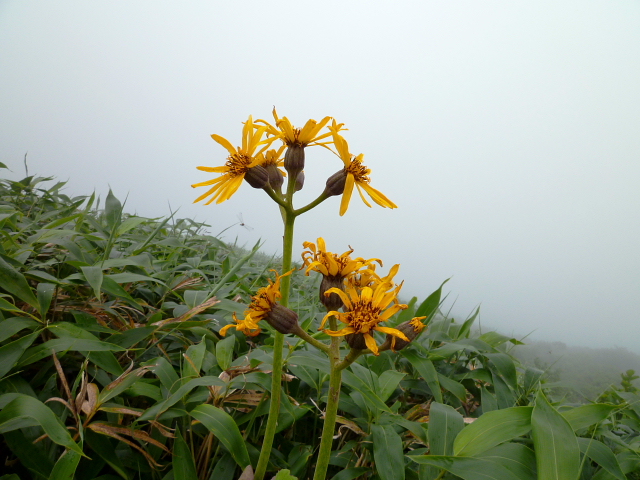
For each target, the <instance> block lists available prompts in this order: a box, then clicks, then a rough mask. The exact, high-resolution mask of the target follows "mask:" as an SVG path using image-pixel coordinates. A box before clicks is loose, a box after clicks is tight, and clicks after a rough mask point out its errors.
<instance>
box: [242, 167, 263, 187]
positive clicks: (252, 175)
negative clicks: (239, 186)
mask: <svg viewBox="0 0 640 480" xmlns="http://www.w3.org/2000/svg"><path fill="white" fill-rule="evenodd" d="M244 179H245V180H246V181H247V183H248V184H249V185H251V186H252V187H253V188H264V187H265V186H266V185H267V184H268V183H269V174H268V173H267V170H266V169H265V168H264V167H263V166H262V165H256V166H255V167H251V168H250V169H249V170H247V173H245V174H244Z"/></svg>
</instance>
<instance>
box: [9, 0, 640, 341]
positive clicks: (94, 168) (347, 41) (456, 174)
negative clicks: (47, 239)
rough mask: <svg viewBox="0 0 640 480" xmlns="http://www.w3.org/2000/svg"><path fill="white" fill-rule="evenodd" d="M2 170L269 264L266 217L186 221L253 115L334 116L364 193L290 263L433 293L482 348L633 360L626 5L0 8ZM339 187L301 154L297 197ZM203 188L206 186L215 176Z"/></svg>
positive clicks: (639, 296)
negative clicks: (548, 347)
mask: <svg viewBox="0 0 640 480" xmlns="http://www.w3.org/2000/svg"><path fill="white" fill-rule="evenodd" d="M0 72H1V74H0V105H1V108H0V161H1V162H3V163H5V164H7V165H8V166H9V167H10V168H11V170H12V172H11V173H10V177H11V178H14V179H18V178H22V177H23V176H24V167H23V164H22V161H23V157H24V155H25V153H26V152H28V157H27V158H28V166H29V173H30V174H39V175H42V176H50V175H55V176H56V177H57V178H58V179H59V180H69V183H68V186H67V188H66V193H67V194H69V195H85V194H87V195H88V194H90V193H91V192H92V191H94V190H95V191H96V192H97V193H99V194H101V195H102V197H103V198H104V196H105V195H106V193H107V191H108V188H109V186H110V187H111V188H112V189H113V191H114V193H115V195H116V196H117V197H118V198H120V199H121V200H124V199H125V197H128V198H127V203H126V208H125V210H126V211H128V212H136V213H137V214H139V215H142V216H146V217H158V216H164V215H167V214H168V213H169V211H170V208H171V209H172V210H176V209H179V213H178V215H177V216H178V217H190V218H195V220H197V221H204V222H206V223H208V224H209V225H211V228H210V229H209V231H210V232H211V233H214V234H215V233H218V232H219V231H222V230H223V229H225V228H227V227H229V226H231V225H233V224H234V223H236V222H237V221H238V220H237V215H238V214H239V213H242V215H243V218H244V221H245V222H246V224H248V225H250V226H251V227H252V228H253V230H252V231H248V230H246V229H244V228H242V227H241V226H240V225H235V226H233V227H231V228H230V229H228V230H227V231H226V232H224V234H223V237H224V239H225V240H227V241H235V240H236V238H237V241H238V242H239V243H240V244H246V245H247V246H252V245H253V244H254V243H255V242H256V241H257V240H258V239H260V238H261V239H263V240H264V241H265V242H266V243H265V246H264V250H265V251H266V252H268V253H272V252H280V251H281V245H280V242H281V236H282V227H281V223H280V217H279V212H278V209H277V208H276V207H275V204H273V203H272V202H271V200H270V199H269V198H268V197H267V196H266V195H265V194H264V192H261V191H258V190H254V189H252V188H250V187H249V185H247V184H244V185H243V186H242V187H241V188H240V190H239V191H238V192H237V193H236V194H235V195H234V196H233V197H232V198H231V199H230V200H229V201H227V202H225V203H223V204H221V205H210V206H203V205H202V204H195V205H194V204H192V202H193V200H194V199H195V198H196V197H197V196H198V195H200V194H201V193H203V191H202V189H198V190H194V189H192V188H191V187H190V185H191V184H193V183H197V182H201V181H204V180H207V179H210V178H212V174H207V173H205V172H200V171H197V170H196V167H197V166H199V165H206V166H219V165H223V164H224V162H225V157H226V154H227V153H226V151H225V150H224V149H223V148H222V147H221V146H220V145H218V144H217V143H215V142H214V141H213V140H212V139H211V137H210V135H211V134H213V133H215V134H218V135H222V136H223V137H225V138H227V139H229V140H230V141H231V143H232V144H234V145H239V143H240V135H241V129H242V122H244V121H245V120H246V119H247V117H248V115H250V114H251V115H253V117H254V119H256V118H265V119H267V120H272V117H271V109H272V108H273V106H274V105H275V106H276V107H277V109H278V112H279V114H280V115H281V116H287V117H289V118H290V119H291V121H292V122H293V123H294V125H297V126H302V125H303V124H304V122H306V120H307V119H309V118H315V119H317V120H319V119H320V118H322V117H324V116H326V115H330V116H332V117H334V118H336V120H337V121H338V122H344V123H345V124H346V126H347V128H349V131H348V132H345V133H344V136H345V138H346V139H347V141H348V142H349V145H350V147H351V151H352V153H354V154H359V153H364V154H365V158H364V163H365V165H367V166H368V167H369V168H371V170H372V173H371V185H372V186H373V187H374V188H377V189H378V190H380V191H382V192H383V193H384V194H385V195H387V196H388V197H389V198H390V199H391V200H393V201H394V202H395V203H396V204H397V205H398V206H399V208H398V209H394V210H390V209H383V208H381V207H379V206H377V205H374V208H371V209H369V208H367V207H366V206H364V204H363V203H362V201H361V200H360V199H359V198H358V197H357V195H355V194H354V197H353V198H352V201H351V205H350V208H349V211H348V212H347V213H346V215H345V216H344V217H340V216H339V215H338V209H339V198H337V197H334V198H332V199H329V200H328V201H326V202H325V203H323V204H322V205H321V206H319V207H318V208H316V209H315V210H312V211H311V212H309V213H308V214H305V215H303V216H301V217H299V219H298V220H297V229H296V238H295V243H296V245H297V247H296V252H295V253H294V255H296V256H297V257H298V258H299V254H300V252H301V250H302V247H301V244H302V242H303V241H314V242H315V240H316V238H318V237H324V238H325V240H326V241H327V246H328V248H329V249H330V250H332V251H336V252H339V253H341V252H343V251H345V250H347V249H348V245H351V246H352V247H353V248H354V249H355V252H354V253H355V254H356V255H358V256H362V257H365V258H371V257H377V258H381V259H382V260H384V262H385V267H386V268H388V267H390V266H391V265H393V264H395V263H400V264H401V265H402V267H401V269H400V273H399V274H398V276H397V277H396V279H398V280H399V279H405V286H404V288H403V296H404V297H405V298H410V297H411V296H412V295H417V296H418V297H420V298H421V299H422V298H424V297H425V296H426V295H428V294H429V293H430V292H431V291H433V290H435V289H436V288H437V287H438V286H439V285H440V283H441V282H442V281H443V280H445V279H447V278H449V277H451V280H450V281H449V283H448V284H447V285H446V287H445V291H446V292H448V293H449V297H448V299H447V302H446V303H445V309H448V308H452V314H454V315H456V316H457V317H459V318H464V317H465V316H466V315H468V314H470V313H471V312H472V311H473V310H474V308H475V307H476V306H478V305H481V316H480V318H481V322H480V323H481V325H482V327H483V328H485V329H486V328H497V329H499V330H500V331H502V332H503V333H507V334H514V335H517V336H523V335H526V334H528V333H530V332H534V333H533V335H532V337H531V338H534V339H536V338H537V339H546V340H559V341H563V342H565V343H568V344H571V345H585V346H601V347H612V346H621V347H626V348H629V349H631V350H634V351H636V352H640V342H638V338H640V321H639V320H640V318H639V314H638V312H639V311H640V249H639V244H640V221H639V217H638V212H639V207H640V191H639V188H638V186H639V181H640V134H639V133H640V132H639V129H640V88H639V85H640V3H639V2H637V1H610V0H609V1H584V0H581V1H578V0H575V1H574V0H560V1H558V0H554V1H537V2H513V1H482V2H477V1H456V2H425V1H420V2H418V1H415V2H407V1H405V2H403V1H400V2H394V4H393V6H392V5H391V3H390V2H388V3H387V2H385V3H383V2H380V3H372V2H360V1H325V2H321V3H317V2H314V3H310V2H309V3H307V2H285V1H271V2H261V1H253V2H216V1H207V2H205V1H192V2H180V3H178V2H165V1H158V0H154V1H153V2H151V1H114V0H110V1H108V2H107V1H100V0H94V1H92V2H86V1H76V2H70V1H57V2H48V1H44V0H40V1H29V2H24V1H3V2H0ZM340 168H341V163H340V161H339V160H338V159H337V158H336V157H333V156H332V155H331V154H330V153H328V152H325V151H319V149H317V148H316V149H311V150H309V151H308V153H307V167H306V176H307V181H306V185H305V188H304V190H302V191H301V192H300V194H299V195H297V196H296V197H295V201H296V206H303V205H304V204H306V203H307V202H308V201H311V200H312V199H314V198H315V197H316V196H317V195H318V194H319V193H320V192H321V191H322V189H323V188H324V182H325V180H326V178H327V177H328V176H329V175H331V174H332V173H334V172H335V171H337V170H338V169H340ZM214 176H215V174H214Z"/></svg>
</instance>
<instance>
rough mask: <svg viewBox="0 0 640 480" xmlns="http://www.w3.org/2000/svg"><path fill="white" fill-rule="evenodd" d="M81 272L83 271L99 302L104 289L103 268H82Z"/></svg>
mask: <svg viewBox="0 0 640 480" xmlns="http://www.w3.org/2000/svg"><path fill="white" fill-rule="evenodd" d="M80 270H82V274H83V275H84V278H85V280H86V281H87V283H88V284H89V285H90V286H91V288H92V289H93V294H94V295H95V297H96V298H97V299H98V301H99V300H100V291H101V289H102V279H103V278H104V275H103V273H102V268H101V267H99V266H92V267H80Z"/></svg>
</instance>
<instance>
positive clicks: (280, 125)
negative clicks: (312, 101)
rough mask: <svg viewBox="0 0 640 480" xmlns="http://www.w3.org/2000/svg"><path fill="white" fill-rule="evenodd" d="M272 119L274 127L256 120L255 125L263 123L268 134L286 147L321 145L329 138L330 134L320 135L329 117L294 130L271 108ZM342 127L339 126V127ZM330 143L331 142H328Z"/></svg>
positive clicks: (287, 120)
mask: <svg viewBox="0 0 640 480" xmlns="http://www.w3.org/2000/svg"><path fill="white" fill-rule="evenodd" d="M273 118H274V119H275V121H276V124H275V126H273V125H271V124H270V123H268V122H266V121H264V120H257V121H256V123H258V122H260V123H264V124H265V126H266V128H267V129H268V130H267V131H268V133H269V134H270V135H273V136H274V138H278V139H280V140H282V142H283V143H284V144H285V145H286V146H288V147H302V148H304V147H306V146H308V145H321V144H324V142H323V143H320V140H323V139H325V138H328V137H330V136H331V135H332V134H331V132H325V133H323V134H320V131H321V130H322V129H323V128H324V127H325V126H326V125H327V123H329V120H331V117H324V118H323V119H322V120H320V122H317V121H316V120H313V119H309V120H307V123H305V125H304V127H302V128H295V127H294V126H293V125H292V124H291V121H290V120H289V119H288V118H287V117H282V118H280V117H278V112H277V111H276V108H275V107H273ZM341 126H342V125H340V127H341ZM329 143H331V142H329Z"/></svg>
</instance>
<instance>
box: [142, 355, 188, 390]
mask: <svg viewBox="0 0 640 480" xmlns="http://www.w3.org/2000/svg"><path fill="white" fill-rule="evenodd" d="M145 365H147V366H148V367H149V370H151V371H152V372H153V373H154V374H155V375H156V377H158V379H159V380H160V383H161V384H162V386H163V387H164V388H166V389H167V390H168V391H170V392H175V391H176V390H177V389H178V388H180V377H178V374H177V373H176V371H175V370H174V369H173V367H172V366H171V364H170V363H169V362H168V361H167V359H166V358H164V357H157V358H154V359H153V360H151V361H149V362H146V363H145Z"/></svg>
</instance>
